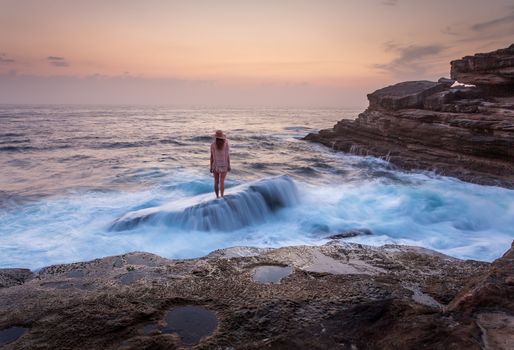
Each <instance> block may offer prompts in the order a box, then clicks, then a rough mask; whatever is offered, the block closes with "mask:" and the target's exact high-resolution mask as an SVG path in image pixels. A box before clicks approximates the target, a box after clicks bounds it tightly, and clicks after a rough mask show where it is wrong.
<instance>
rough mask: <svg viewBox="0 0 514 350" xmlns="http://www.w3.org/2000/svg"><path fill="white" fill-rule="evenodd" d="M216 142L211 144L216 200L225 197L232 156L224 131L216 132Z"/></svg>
mask: <svg viewBox="0 0 514 350" xmlns="http://www.w3.org/2000/svg"><path fill="white" fill-rule="evenodd" d="M214 138H215V141H214V142H213V143H212V144H211V173H213V174H214V192H216V198H219V197H220V192H221V197H223V194H224V192H225V176H227V172H229V171H230V154H229V148H228V140H227V137H226V136H225V134H223V131H221V130H216V133H215V134H214Z"/></svg>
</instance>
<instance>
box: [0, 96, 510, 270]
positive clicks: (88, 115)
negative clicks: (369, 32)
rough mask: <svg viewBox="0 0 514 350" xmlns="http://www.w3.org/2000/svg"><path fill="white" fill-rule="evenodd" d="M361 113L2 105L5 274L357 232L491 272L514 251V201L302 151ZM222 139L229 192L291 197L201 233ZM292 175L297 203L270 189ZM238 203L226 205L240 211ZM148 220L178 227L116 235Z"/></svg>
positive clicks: (368, 160) (377, 163)
mask: <svg viewBox="0 0 514 350" xmlns="http://www.w3.org/2000/svg"><path fill="white" fill-rule="evenodd" d="M361 110H362V108H361V107H355V108H303V109H295V108H264V107H262V108H261V107H259V108H257V107H256V108H229V107H224V108H222V107H216V108H206V107H189V108H176V107H134V106H116V107H106V106H96V107H91V106H8V105H4V106H0V267H29V268H33V269H35V268H39V267H42V266H45V265H49V264H56V263H67V262H73V261H80V260H87V259H93V258H97V257H102V256H106V255H114V254H122V253H126V252H129V251H147V252H151V253H155V254H159V255H161V256H164V257H167V258H192V257H199V256H202V255H205V254H207V253H209V252H210V251H212V250H215V249H219V248H224V247H230V246H239V245H245V246H256V247H279V246H285V245H299V244H324V243H326V242H327V241H328V240H327V237H328V236H330V235H333V234H337V233H340V232H343V231H347V230H355V229H368V230H370V231H371V232H372V235H364V236H357V237H351V238H348V239H346V241H349V242H358V243H363V244H371V245H382V244H388V243H397V244H408V245H415V246H422V247H426V248H430V249H434V250H437V251H440V252H442V253H445V254H448V255H451V256H454V257H457V258H462V259H476V260H485V261H491V260H494V259H495V258H498V257H499V256H500V255H501V254H502V253H503V252H504V251H505V250H507V249H508V247H509V246H510V243H511V242H512V240H513V239H514V191H512V190H508V189H504V188H500V187H492V186H480V185H476V184H470V183H465V182H462V181H459V180H457V179H454V178H449V177H441V176H438V175H437V174H433V173H428V172H403V171H400V170H398V169H396V168H395V167H394V166H392V165H391V164H389V163H388V162H386V161H385V160H382V159H377V158H373V157H357V156H352V155H348V154H344V153H342V152H336V151H334V150H332V149H330V148H329V147H325V146H322V145H319V144H315V143H310V142H307V141H303V140H302V138H303V137H304V136H305V135H306V134H307V133H309V132H314V131H317V130H319V129H321V128H330V127H332V126H333V125H334V124H335V123H336V122H337V121H338V120H340V119H343V118H346V119H351V118H355V117H356V116H357V114H358V113H359V112H360V111H361ZM216 129H223V130H224V131H225V132H226V134H227V135H228V138H229V142H230V147H231V163H232V172H231V173H230V174H229V175H228V176H227V183H226V186H227V188H229V190H227V192H230V191H234V192H235V193H240V194H239V196H240V197H241V198H243V197H244V196H247V197H248V196H250V195H248V194H246V195H245V194H244V193H245V192H244V191H246V190H245V189H244V187H245V186H248V185H249V184H250V185H251V184H252V183H263V182H264V183H266V184H273V185H266V186H271V187H273V188H275V189H274V190H273V191H282V192H283V195H285V196H286V197H287V196H296V197H295V198H292V197H291V198H289V199H291V200H289V199H288V200H287V201H286V202H287V203H286V204H285V205H280V206H278V207H277V208H273V210H269V212H268V211H265V212H263V213H264V214H265V215H261V214H262V213H261V214H259V213H256V214H255V215H253V216H252V215H251V210H256V209H248V210H246V212H250V214H248V213H247V214H244V215H249V216H250V217H249V218H248V217H247V218H242V219H241V218H239V219H241V222H240V223H239V224H238V225H218V226H216V225H214V226H213V225H205V224H198V223H199V222H200V223H202V222H203V221H202V220H209V217H210V215H211V214H212V210H215V209H209V208H211V207H209V208H208V210H204V209H202V210H196V211H195V210H193V209H188V208H189V207H190V206H193V207H194V206H195V205H198V203H201V202H209V201H210V200H211V198H212V199H214V193H213V189H212V182H213V180H212V176H211V174H210V173H209V145H210V143H211V142H212V134H213V131H214V130H216ZM284 176H285V177H287V178H288V179H290V181H292V183H293V184H294V190H291V189H290V188H289V189H287V188H286V186H282V185H280V184H278V185H277V183H276V182H274V181H275V180H274V179H276V178H277V177H284ZM288 181H289V180H288ZM241 191H243V192H241ZM291 191H293V192H294V193H292V192H291ZM290 192H291V193H290ZM241 193H243V194H241ZM273 193H275V192H272V194H271V195H272V196H273V195H274V194H273ZM254 197H255V196H254ZM257 197H258V196H257ZM234 198H235V197H234ZM252 198H253V197H252ZM228 199H229V198H228V196H227V199H220V200H219V201H228ZM248 200H249V201H250V202H249V203H250V204H248V203H246V204H245V205H247V206H248V208H257V209H258V208H259V204H258V203H257V202H255V203H257V204H255V203H254V202H252V201H254V199H248ZM231 203H232V204H230V203H229V204H224V205H225V206H228V205H236V206H238V207H239V203H242V202H238V200H236V199H233V201H232V202H231ZM234 203H235V204H234ZM252 203H254V204H252ZM209 205H211V204H209ZM216 205H218V206H221V205H222V204H216ZM252 205H255V207H252ZM166 208H172V209H166ZM173 208H179V209H173ZM194 208H198V207H194ZM212 208H214V206H212ZM227 208H228V207H227ZM145 210H147V211H150V212H157V213H161V212H162V213H168V214H169V212H170V211H171V212H173V215H171V216H170V215H168V214H166V215H164V214H163V215H162V217H164V218H168V219H162V220H161V219H158V220H153V221H152V222H142V223H141V224H138V225H134V226H133V227H130V228H128V229H122V230H114V229H112V228H113V224H114V223H115V222H117V220H120V218H123V217H126V216H127V215H128V216H130V215H139V214H140V213H141V211H145ZM177 210H189V211H188V212H187V213H191V214H190V215H189V216H187V215H186V214H183V213H182V212H180V213H182V214H181V215H182V216H181V218H184V217H185V219H187V220H192V221H191V222H194V224H191V225H178V224H176V223H174V222H173V219H169V218H173V217H175V216H174V215H176V212H177ZM226 210H230V208H228V209H226ZM209 212H210V213H211V214H209ZM199 213H202V214H201V215H200V214H199ZM184 215H185V216H184ZM238 215H239V214H238ZM157 217H158V218H160V217H161V216H157ZM243 219H244V220H243Z"/></svg>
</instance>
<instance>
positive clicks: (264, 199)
mask: <svg viewBox="0 0 514 350" xmlns="http://www.w3.org/2000/svg"><path fill="white" fill-rule="evenodd" d="M229 192H230V193H228V194H227V195H226V196H225V197H224V198H223V199H209V198H211V197H212V194H208V195H200V196H195V197H193V198H191V199H189V200H185V201H182V202H180V201H179V202H178V203H177V202H175V203H171V204H167V205H163V206H160V207H156V208H149V209H143V210H139V211H135V212H130V213H127V214H126V215H124V216H122V217H121V218H119V219H118V220H116V221H115V222H114V223H113V224H112V225H111V227H110V230H111V231H123V230H129V229H132V228H135V227H137V226H139V225H141V224H153V225H155V224H164V225H168V226H172V227H178V228H181V229H189V230H198V231H212V230H223V231H232V230H236V229H239V228H242V227H245V226H249V225H252V224H256V223H262V222H264V221H266V219H267V217H269V215H270V214H272V213H273V212H275V211H277V210H278V209H280V208H284V207H290V206H293V205H295V204H297V203H298V202H299V196H298V190H297V188H296V185H295V183H294V181H293V180H292V179H291V178H290V177H288V176H278V177H274V178H269V179H264V180H259V181H256V182H252V183H250V184H246V185H240V186H236V187H234V188H232V189H230V190H229Z"/></svg>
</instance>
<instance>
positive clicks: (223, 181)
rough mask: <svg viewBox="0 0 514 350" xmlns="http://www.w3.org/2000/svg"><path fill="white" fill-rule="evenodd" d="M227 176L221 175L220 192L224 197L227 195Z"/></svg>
mask: <svg viewBox="0 0 514 350" xmlns="http://www.w3.org/2000/svg"><path fill="white" fill-rule="evenodd" d="M225 176H227V173H220V191H221V196H222V197H223V195H224V194H225Z"/></svg>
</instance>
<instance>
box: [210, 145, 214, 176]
mask: <svg viewBox="0 0 514 350" xmlns="http://www.w3.org/2000/svg"><path fill="white" fill-rule="evenodd" d="M213 163H214V156H213V154H212V145H211V167H210V172H211V173H212V172H213V171H214V169H213V168H212V165H213Z"/></svg>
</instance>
